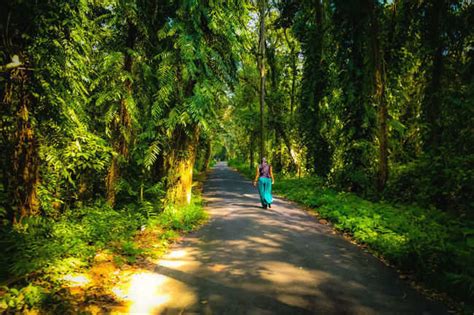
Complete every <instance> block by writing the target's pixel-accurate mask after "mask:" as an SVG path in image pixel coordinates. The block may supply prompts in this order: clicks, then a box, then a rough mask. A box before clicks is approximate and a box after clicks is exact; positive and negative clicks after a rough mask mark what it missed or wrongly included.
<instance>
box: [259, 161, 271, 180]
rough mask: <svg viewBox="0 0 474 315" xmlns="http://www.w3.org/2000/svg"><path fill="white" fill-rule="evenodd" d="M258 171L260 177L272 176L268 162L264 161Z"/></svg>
mask: <svg viewBox="0 0 474 315" xmlns="http://www.w3.org/2000/svg"><path fill="white" fill-rule="evenodd" d="M258 173H259V174H260V177H266V178H270V165H269V164H268V163H262V164H260V165H259V166H258Z"/></svg>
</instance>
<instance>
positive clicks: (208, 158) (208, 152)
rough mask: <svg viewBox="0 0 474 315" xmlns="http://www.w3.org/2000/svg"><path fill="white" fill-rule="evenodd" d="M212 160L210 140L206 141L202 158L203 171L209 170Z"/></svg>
mask: <svg viewBox="0 0 474 315" xmlns="http://www.w3.org/2000/svg"><path fill="white" fill-rule="evenodd" d="M211 158H212V141H211V139H207V141H206V156H205V158H204V171H207V170H208V169H209V164H211Z"/></svg>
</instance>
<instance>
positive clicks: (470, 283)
mask: <svg viewBox="0 0 474 315" xmlns="http://www.w3.org/2000/svg"><path fill="white" fill-rule="evenodd" d="M229 165H230V166H231V167H234V168H236V169H237V170H239V171H240V172H241V173H243V174H244V175H245V176H247V177H249V178H251V177H253V171H252V170H250V169H249V167H248V165H246V164H243V163H239V162H238V161H231V162H230V163H229ZM273 190H274V192H275V193H276V194H278V195H280V196H283V197H285V198H287V199H289V200H292V201H296V202H298V203H300V204H302V205H304V206H306V207H308V208H311V209H312V210H311V211H313V212H316V213H317V215H318V216H319V217H320V218H323V219H327V220H329V221H330V222H331V223H332V224H333V226H334V227H335V228H336V229H337V230H339V231H341V232H344V233H347V234H349V235H350V236H351V237H352V238H353V239H354V240H355V241H356V242H357V243H359V244H361V245H363V246H366V247H367V248H368V249H369V250H370V251H371V252H372V253H373V254H375V255H376V256H378V257H380V258H382V259H383V260H384V261H386V262H388V263H390V264H392V265H394V266H395V267H397V268H398V269H399V270H400V271H401V272H402V273H403V274H404V275H403V277H404V278H405V277H406V278H408V279H412V280H415V279H416V280H418V281H421V282H422V283H424V284H425V286H428V287H431V288H434V289H436V290H438V291H442V292H445V293H447V294H448V295H449V296H450V297H452V298H454V299H455V300H457V301H458V302H460V303H461V305H463V304H464V306H463V307H464V311H466V312H471V311H472V309H473V306H472V305H467V304H470V303H467V301H474V229H473V228H472V227H473V226H474V224H473V222H470V221H467V220H464V221H463V220H460V219H458V218H456V217H454V216H452V215H450V214H449V213H446V212H443V211H440V210H438V209H436V208H433V207H420V206H417V205H406V204H392V203H388V202H384V201H378V202H374V201H369V200H365V199H363V198H361V197H358V196H357V195H355V194H353V193H347V192H337V191H334V190H332V189H330V188H327V187H325V185H324V182H323V181H322V180H321V179H320V178H317V177H302V178H291V177H280V176H277V178H276V182H275V185H274V186H273ZM413 284H414V283H413ZM463 301H464V302H463Z"/></svg>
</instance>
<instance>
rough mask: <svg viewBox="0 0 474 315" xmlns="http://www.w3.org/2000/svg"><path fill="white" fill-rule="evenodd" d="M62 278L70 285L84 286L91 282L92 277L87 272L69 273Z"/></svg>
mask: <svg viewBox="0 0 474 315" xmlns="http://www.w3.org/2000/svg"><path fill="white" fill-rule="evenodd" d="M62 280H64V281H66V282H67V284H68V286H69V287H84V286H86V285H88V284H89V283H90V282H91V279H90V277H89V276H88V275H85V274H67V275H65V276H64V277H62Z"/></svg>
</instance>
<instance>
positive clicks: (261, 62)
mask: <svg viewBox="0 0 474 315" xmlns="http://www.w3.org/2000/svg"><path fill="white" fill-rule="evenodd" d="M265 6H266V0H259V1H258V7H259V23H260V28H259V34H258V53H257V66H258V70H259V75H260V98H259V100H260V159H262V158H263V157H264V156H265V130H264V117H263V115H264V109H265V108H264V106H265V59H264V58H265Z"/></svg>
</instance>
